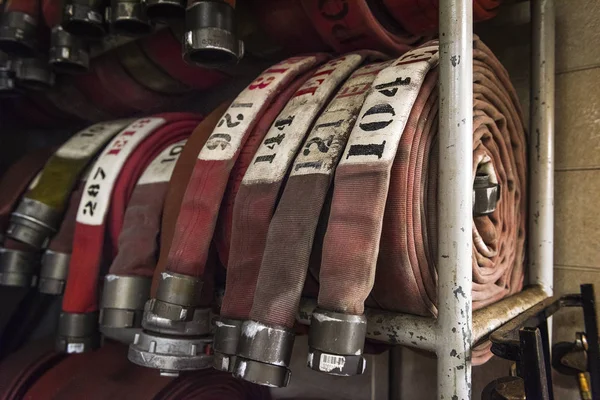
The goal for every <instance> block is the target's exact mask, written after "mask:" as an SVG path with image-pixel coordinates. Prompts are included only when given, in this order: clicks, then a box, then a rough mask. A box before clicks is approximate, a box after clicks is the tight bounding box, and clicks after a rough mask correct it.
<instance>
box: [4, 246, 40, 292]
mask: <svg viewBox="0 0 600 400" xmlns="http://www.w3.org/2000/svg"><path fill="white" fill-rule="evenodd" d="M38 269H39V254H38V253H34V252H28V251H20V250H13V249H6V248H0V285H1V286H14V287H31V286H35V284H36V281H37V276H36V274H37V272H38Z"/></svg>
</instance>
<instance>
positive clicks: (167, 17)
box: [146, 0, 186, 22]
mask: <svg viewBox="0 0 600 400" xmlns="http://www.w3.org/2000/svg"><path fill="white" fill-rule="evenodd" d="M185 5H186V0H147V1H146V15H147V16H148V18H150V20H151V21H156V22H168V21H173V20H182V19H184V18H185Z"/></svg>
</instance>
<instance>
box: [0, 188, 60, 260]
mask: <svg viewBox="0 0 600 400" xmlns="http://www.w3.org/2000/svg"><path fill="white" fill-rule="evenodd" d="M61 218H62V213H60V212H58V211H57V210H55V209H54V208H52V207H50V206H48V205H46V204H44V203H42V202H41V201H38V200H33V199H29V198H27V197H24V198H23V199H22V200H21V203H19V206H18V207H17V209H16V210H15V211H14V212H13V213H12V215H11V217H10V226H9V227H8V229H7V231H6V234H7V236H9V237H10V238H12V239H15V240H18V241H19V242H23V243H26V244H28V245H30V246H32V247H34V248H36V249H42V248H44V247H46V246H47V245H48V241H49V240H50V237H51V236H52V235H53V234H54V233H55V232H56V229H55V228H53V227H55V226H58V225H59V223H60V220H61Z"/></svg>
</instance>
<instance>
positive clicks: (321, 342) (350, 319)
mask: <svg viewBox="0 0 600 400" xmlns="http://www.w3.org/2000/svg"><path fill="white" fill-rule="evenodd" d="M366 334H367V319H366V317H365V316H364V315H351V314H342V313H337V312H333V311H328V310H322V309H316V310H315V312H314V313H313V315H312V317H311V322H310V331H309V335H308V360H307V365H308V367H309V368H311V369H313V370H315V371H319V372H325V373H327V374H330V375H339V376H353V375H361V374H362V373H363V372H364V371H365V368H366V366H367V363H366V360H365V358H364V357H363V355H362V352H363V346H364V344H365V336H366Z"/></svg>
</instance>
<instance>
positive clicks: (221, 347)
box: [215, 53, 368, 385]
mask: <svg viewBox="0 0 600 400" xmlns="http://www.w3.org/2000/svg"><path fill="white" fill-rule="evenodd" d="M367 56H368V54H366V53H362V54H361V53H353V54H348V55H345V56H342V57H340V58H337V59H335V60H332V61H330V62H328V63H326V64H325V65H323V66H321V67H320V68H319V69H318V70H317V71H315V73H314V74H313V75H312V76H311V77H310V78H309V79H308V80H307V82H306V83H305V84H304V85H302V86H301V87H300V88H299V89H298V90H297V91H296V93H294V95H293V96H292V99H291V100H290V101H289V102H288V104H287V105H286V106H285V108H284V109H283V110H282V111H281V112H280V114H279V116H278V117H277V119H276V120H275V123H274V124H273V125H272V126H271V128H270V129H269V131H268V133H267V135H266V139H265V140H264V141H263V142H262V144H261V146H260V147H259V149H258V151H257V152H256V154H255V156H254V158H253V160H252V162H251V163H250V166H249V167H248V170H247V171H246V174H245V175H244V178H243V180H242V183H241V186H240V188H239V192H238V194H237V196H236V200H235V205H234V209H233V228H232V232H233V233H232V237H231V252H230V257H229V265H228V273H227V285H226V288H225V297H224V299H223V305H222V307H221V316H222V318H221V320H220V322H221V323H220V324H218V326H217V330H216V337H217V340H216V342H215V343H216V344H218V346H215V348H216V349H215V354H216V357H215V366H216V367H217V368H218V369H222V370H229V369H231V370H232V371H234V375H235V376H239V377H242V378H244V379H247V380H250V381H252V382H257V381H261V380H262V379H263V378H264V376H261V371H260V366H259V368H258V369H257V368H252V366H253V365H254V364H253V363H252V361H248V362H246V361H242V362H240V358H241V357H243V358H244V359H246V358H247V359H250V360H255V359H261V357H265V358H268V357H269V355H266V354H255V353H247V350H249V349H247V348H246V347H244V346H243V344H244V343H245V341H244V339H243V338H242V340H241V341H240V343H239V345H238V343H237V340H238V338H239V337H240V335H241V334H242V331H243V329H244V327H241V323H242V322H243V320H245V319H248V317H249V314H250V308H251V306H252V298H253V297H254V289H255V282H256V276H258V270H259V268H260V264H261V259H262V253H263V250H264V246H265V239H266V235H267V230H268V226H269V221H270V219H271V216H272V214H273V212H274V208H275V205H276V202H277V198H278V194H279V190H280V187H281V185H282V183H283V180H284V178H285V176H286V174H287V170H288V168H289V166H290V164H291V160H292V159H293V157H294V155H295V153H296V151H297V149H298V147H299V146H300V145H301V143H302V142H303V140H304V136H305V135H306V133H307V131H308V130H309V129H310V126H311V125H312V122H313V120H314V119H316V117H317V115H318V114H319V113H320V111H321V109H322V108H323V107H324V106H325V104H326V103H327V102H328V101H329V99H330V98H331V97H332V95H333V93H334V92H335V91H336V90H337V88H338V86H339V85H340V84H341V83H342V82H343V81H344V80H345V79H346V78H347V77H348V75H350V74H351V73H352V72H353V70H354V69H356V68H358V67H359V66H360V64H361V63H362V62H363V61H364V60H365V58H366V57H367ZM269 334H272V335H273V337H272V338H273V339H274V340H277V339H280V337H281V335H282V332H279V331H277V332H271V333H269ZM276 337H277V339H275V338H276ZM236 348H237V353H238V355H239V357H238V359H237V360H236V361H235V365H234V362H233V359H232V357H233V356H234V355H235V354H236ZM276 356H279V355H276ZM282 358H283V359H287V358H289V357H286V355H283V356H282ZM287 361H289V359H288V360H287ZM277 362H281V360H278V361H277ZM286 372H287V370H286V369H284V371H283V373H282V374H280V375H279V376H277V377H276V378H275V377H273V376H272V375H271V376H270V377H269V378H271V379H270V380H269V381H270V382H271V383H273V384H274V385H283V383H282V382H283V381H287V379H288V378H289V372H288V373H286ZM272 378H275V379H272Z"/></svg>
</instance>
